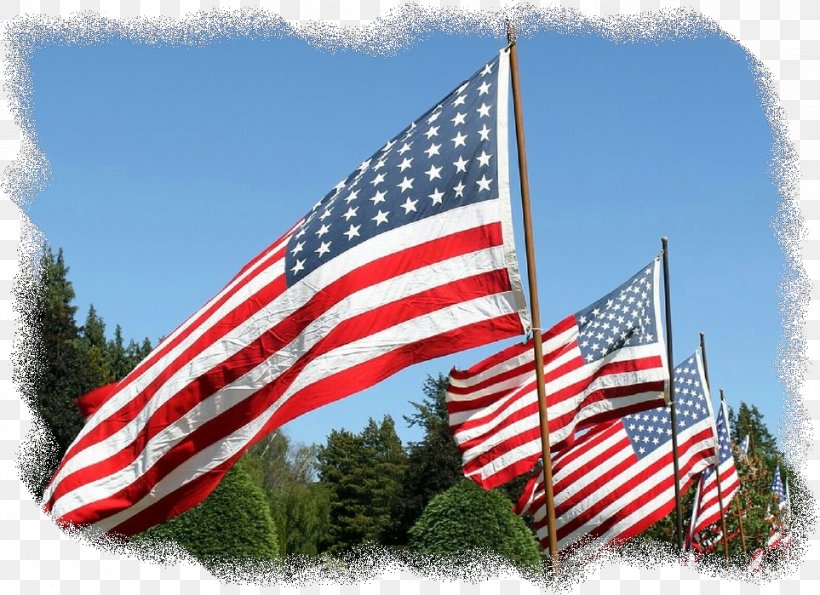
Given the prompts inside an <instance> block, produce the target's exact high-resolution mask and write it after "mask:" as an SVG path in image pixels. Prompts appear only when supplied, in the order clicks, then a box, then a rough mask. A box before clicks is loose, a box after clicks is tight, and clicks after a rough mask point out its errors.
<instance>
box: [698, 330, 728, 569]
mask: <svg viewBox="0 0 820 595" xmlns="http://www.w3.org/2000/svg"><path fill="white" fill-rule="evenodd" d="M700 355H701V357H702V358H703V375H704V376H705V377H706V388H708V389H709V397H710V398H711V396H712V384H711V383H710V382H709V364H708V363H706V339H705V338H704V336H703V333H701V334H700ZM720 406H721V407H723V390H722V389H721V391H720ZM712 423H714V420H713V422H712ZM725 423H729V420H728V419H727V420H725ZM715 438H716V439H717V444H716V445H715V446H716V449H717V460H716V461H715V480H716V481H717V491H718V507H719V508H720V527H721V529H722V530H723V552H724V553H725V554H726V561H727V562H728V561H729V536H728V534H727V532H726V516H725V515H724V512H723V491H722V490H721V488H720V437H719V436H717V435H716V436H715Z"/></svg>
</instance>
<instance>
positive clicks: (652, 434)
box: [622, 355, 710, 459]
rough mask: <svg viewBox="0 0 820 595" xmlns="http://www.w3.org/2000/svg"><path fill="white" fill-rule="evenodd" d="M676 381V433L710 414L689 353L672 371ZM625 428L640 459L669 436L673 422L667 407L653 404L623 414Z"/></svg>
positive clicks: (693, 358)
mask: <svg viewBox="0 0 820 595" xmlns="http://www.w3.org/2000/svg"><path fill="white" fill-rule="evenodd" d="M672 375H673V377H674V382H675V416H676V418H677V424H678V434H680V433H681V432H682V431H684V430H685V429H687V428H691V427H692V426H694V425H695V424H697V423H699V422H702V421H703V420H706V419H708V418H709V415H710V414H709V406H708V404H707V403H706V395H705V394H704V392H703V386H704V384H705V381H704V379H703V374H702V372H701V370H700V369H699V366H698V359H697V357H696V356H695V355H692V357H690V358H689V359H687V360H686V361H685V362H684V363H682V364H680V365H679V366H677V367H676V368H675V369H674V371H673V373H672ZM622 421H623V424H624V428H625V429H626V434H627V436H629V440H630V442H631V443H632V448H633V450H634V451H635V454H636V455H637V456H638V458H639V459H642V458H643V457H645V456H649V455H650V454H651V453H652V452H654V451H655V450H656V449H657V448H660V447H661V446H663V445H664V444H666V443H667V442H670V441H671V440H672V422H671V414H670V412H669V407H666V406H663V407H656V408H655V409H650V410H649V411H644V412H642V413H633V414H632V415H627V416H625V417H624V418H623V420H622Z"/></svg>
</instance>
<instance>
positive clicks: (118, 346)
mask: <svg viewBox="0 0 820 595" xmlns="http://www.w3.org/2000/svg"><path fill="white" fill-rule="evenodd" d="M107 347H108V361H109V369H110V371H111V374H112V375H113V377H114V380H122V379H123V378H125V377H126V376H127V375H128V372H130V371H131V370H132V369H133V367H134V366H133V365H131V364H130V362H129V361H128V357H127V356H126V353H125V346H124V344H123V338H122V327H121V326H120V325H119V324H118V325H117V326H116V327H115V328H114V337H113V338H112V339H111V340H110V341H109V342H108V346H107Z"/></svg>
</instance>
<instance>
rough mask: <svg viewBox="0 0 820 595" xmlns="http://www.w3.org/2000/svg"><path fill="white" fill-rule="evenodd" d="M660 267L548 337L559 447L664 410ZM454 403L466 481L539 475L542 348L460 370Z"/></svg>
mask: <svg viewBox="0 0 820 595" xmlns="http://www.w3.org/2000/svg"><path fill="white" fill-rule="evenodd" d="M658 261H659V259H657V258H656V259H655V260H654V261H653V262H652V263H650V264H649V265H648V266H646V267H644V268H643V269H642V270H641V271H640V272H638V273H637V274H636V275H634V276H633V277H631V278H630V279H629V280H628V281H626V282H625V283H624V284H622V285H621V286H620V287H618V288H617V289H615V290H614V291H613V292H611V293H609V294H607V295H605V296H604V297H602V298H601V299H599V300H598V301H596V302H595V303H594V304H592V305H591V306H588V307H587V308H584V309H583V310H581V311H579V312H576V313H575V314H571V315H570V316H567V317H566V318H564V319H563V320H562V321H561V322H559V323H558V324H556V325H555V326H554V327H553V328H551V329H550V330H549V331H547V332H546V333H545V334H544V336H543V341H544V343H543V353H544V376H545V383H546V393H547V407H548V409H547V414H548V418H549V431H550V444H551V445H552V446H556V445H559V444H560V443H562V442H564V441H566V440H567V439H568V438H570V437H571V436H572V434H573V432H574V431H575V430H579V429H582V428H585V427H589V426H592V425H594V424H597V423H601V422H602V421H606V420H610V419H615V418H619V417H622V416H624V415H626V414H628V413H634V412H637V411H644V410H646V409H651V408H653V407H657V406H658V405H661V404H663V403H664V392H665V390H666V383H667V382H668V373H667V366H666V347H665V344H664V341H663V337H662V335H661V331H660V328H659V324H658V321H659V320H660V300H659V299H658V291H659V290H658V269H659V266H658ZM446 400H447V413H448V417H449V423H450V430H451V431H452V433H453V437H454V438H455V441H456V443H457V444H458V447H459V449H460V450H461V453H462V457H463V468H464V475H465V476H467V477H470V478H471V479H473V480H474V481H475V482H476V483H478V484H479V485H481V486H483V487H484V488H485V489H490V488H493V487H496V486H498V485H501V484H503V483H505V482H507V481H509V480H510V479H512V478H514V477H516V476H517V475H520V474H522V473H525V472H527V471H529V470H530V469H532V467H533V465H534V464H535V463H536V461H538V459H539V458H540V457H541V430H540V422H539V417H538V395H537V386H536V380H535V357H534V354H533V347H532V341H529V342H527V343H525V344H523V345H522V344H518V345H513V346H512V347H509V348H508V349H505V350H504V351H502V352H501V353H498V354H497V355H494V356H492V357H490V358H488V359H486V360H484V361H483V362H481V363H479V364H476V365H475V366H473V367H472V368H470V369H469V370H465V371H459V370H453V371H452V372H450V381H449V385H448V388H447V395H446Z"/></svg>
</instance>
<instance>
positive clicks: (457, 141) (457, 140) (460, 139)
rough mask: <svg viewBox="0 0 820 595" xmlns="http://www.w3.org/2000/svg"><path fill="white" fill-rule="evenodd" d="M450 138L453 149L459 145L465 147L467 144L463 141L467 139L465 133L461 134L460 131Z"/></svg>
mask: <svg viewBox="0 0 820 595" xmlns="http://www.w3.org/2000/svg"><path fill="white" fill-rule="evenodd" d="M450 140H452V141H453V145H454V146H453V148H454V149H455V148H457V147H459V146H461V147H466V146H467V143H465V142H464V141H465V140H467V135H466V134H461V132H459V133H458V134H456V135H455V136H454V137H453V138H451V139H450Z"/></svg>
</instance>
